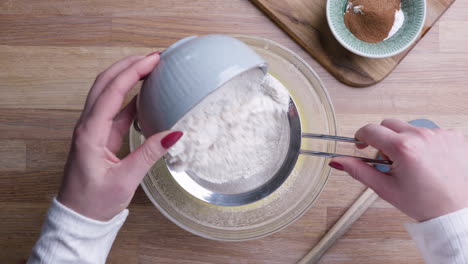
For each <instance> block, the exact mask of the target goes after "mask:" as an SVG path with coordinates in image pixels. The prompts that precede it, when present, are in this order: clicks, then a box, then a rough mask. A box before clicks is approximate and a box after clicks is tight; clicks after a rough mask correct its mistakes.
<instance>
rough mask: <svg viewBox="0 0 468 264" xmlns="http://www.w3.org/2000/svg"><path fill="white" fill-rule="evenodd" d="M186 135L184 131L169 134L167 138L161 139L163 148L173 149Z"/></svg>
mask: <svg viewBox="0 0 468 264" xmlns="http://www.w3.org/2000/svg"><path fill="white" fill-rule="evenodd" d="M183 135H184V133H182V131H175V132H172V133H169V134H168V135H167V136H165V137H164V138H163V139H161V146H163V148H165V149H168V148H170V147H172V146H173V145H174V144H175V143H177V141H179V139H180V138H181V137H182V136H183Z"/></svg>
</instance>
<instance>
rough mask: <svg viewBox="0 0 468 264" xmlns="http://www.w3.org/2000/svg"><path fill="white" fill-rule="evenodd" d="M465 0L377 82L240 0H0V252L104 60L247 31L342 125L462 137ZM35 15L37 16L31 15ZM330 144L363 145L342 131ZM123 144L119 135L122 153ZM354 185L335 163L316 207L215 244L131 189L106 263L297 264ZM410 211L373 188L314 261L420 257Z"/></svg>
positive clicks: (35, 223) (53, 178)
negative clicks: (423, 129) (430, 128)
mask: <svg viewBox="0 0 468 264" xmlns="http://www.w3.org/2000/svg"><path fill="white" fill-rule="evenodd" d="M278 2H281V1H278ZM467 13H468V2H467V1H456V2H455V3H454V4H453V7H452V8H450V9H449V10H448V11H447V13H446V14H445V15H444V16H442V18H441V19H440V21H439V22H438V23H436V24H434V26H433V27H432V29H431V30H430V31H429V32H428V33H427V34H426V36H425V37H424V38H423V39H422V40H421V41H420V42H419V44H418V45H417V46H416V47H414V49H413V50H412V51H411V53H409V54H408V56H407V57H406V58H405V59H404V60H403V61H401V63H400V64H399V66H398V67H396V68H395V70H394V71H393V72H392V73H391V74H390V75H389V76H388V77H387V78H386V79H385V80H384V81H382V82H380V83H378V84H376V85H374V86H372V87H369V88H366V89H353V88H350V87H349V86H346V85H343V84H342V83H340V82H338V81H337V80H336V78H335V77H334V76H332V75H331V74H330V73H329V72H328V71H327V70H325V69H324V68H323V67H322V66H321V65H320V64H319V63H318V62H317V61H315V60H314V59H313V58H311V57H310V55H309V54H308V52H307V51H306V50H304V49H303V48H301V47H300V46H299V45H297V43H296V42H295V41H294V40H292V39H290V38H289V37H288V36H287V34H285V33H284V32H283V31H282V30H281V29H279V28H278V27H277V26H276V25H275V24H274V23H272V22H271V20H270V19H269V18H268V17H266V16H265V15H264V14H263V13H262V12H261V11H260V10H259V9H258V8H256V6H255V5H253V4H252V3H251V2H250V1H248V0H232V1H223V0H191V1H190V0H173V1H167V0H164V1H163V0H153V1H146V0H135V1H128V0H112V1H111V0H76V1H51V0H36V1H28V0H15V1H12V0H0V17H2V18H1V19H0V21H2V22H0V35H1V36H0V38H1V39H2V41H0V61H1V62H2V63H0V149H2V150H4V149H7V147H5V146H6V145H5V144H7V143H5V142H10V144H13V146H14V147H8V148H12V149H13V150H14V151H13V152H11V151H10V150H9V151H7V152H2V154H1V156H2V157H3V156H4V155H8V156H10V155H11V153H17V154H15V155H12V156H16V157H17V158H14V159H12V161H8V162H5V161H4V162H5V164H7V166H10V167H13V168H14V170H10V169H7V166H4V165H2V166H0V221H1V222H2V225H0V252H1V254H0V263H15V264H16V263H23V262H24V260H25V259H26V258H27V257H28V255H29V252H30V250H31V247H32V245H33V244H34V241H35V240H36V239H37V237H38V235H39V232H40V228H41V225H42V221H43V219H44V216H45V213H46V210H47V207H48V205H49V202H50V201H51V199H52V197H53V196H54V195H55V194H56V193H57V189H58V188H59V185H60V179H61V177H62V174H63V172H62V169H61V166H62V165H63V164H64V162H65V159H66V153H67V151H68V147H69V144H70V142H69V141H70V139H71V135H72V131H73V127H74V125H75V122H76V121H77V119H78V118H79V115H80V111H81V109H82V104H83V102H84V100H85V97H86V93H87V91H88V89H89V86H90V85H91V83H92V82H93V81H94V78H95V76H96V75H97V74H98V73H99V72H100V71H102V70H104V69H105V68H106V67H108V66H109V65H110V64H111V63H112V62H114V61H116V60H118V59H120V58H122V57H124V56H127V55H130V54H133V53H135V54H145V53H148V52H150V51H153V50H161V49H164V48H166V47H167V45H170V44H171V43H173V42H174V41H175V40H177V39H179V38H182V37H184V36H187V35H191V34H203V33H208V32H218V33H236V34H252V35H258V36H261V37H266V38H269V39H272V40H274V41H276V42H279V43H280V44H282V45H284V46H286V47H288V48H289V49H291V50H293V51H294V52H296V53H297V54H298V55H299V56H301V57H302V58H304V60H305V61H306V62H307V63H309V64H310V65H311V67H312V68H313V69H314V70H315V71H316V72H317V75H318V76H319V77H320V78H321V79H322V81H323V83H324V85H325V86H326V87H327V89H328V92H329V94H330V97H331V99H332V101H333V104H334V107H335V111H336V114H337V115H336V116H337V123H338V134H340V135H344V136H353V134H354V133H355V131H356V130H357V129H358V128H360V127H361V126H363V125H364V124H366V123H369V122H372V123H378V122H380V121H381V120H382V119H383V118H387V117H392V118H399V119H402V120H406V121H409V120H412V119H416V118H429V119H432V120H434V121H435V122H436V123H437V124H438V125H440V126H441V127H454V128H458V129H461V130H462V131H463V132H464V133H465V135H467V136H468V108H467V105H466V102H468V90H467V89H466V85H467V83H468V74H467V73H468V64H467V63H466V62H467V61H468V50H467V49H466V45H464V43H468V34H467V33H468V32H467V30H468V29H464V28H463V25H466V23H468V17H467V16H466V14H467ZM4 15H5V16H7V18H3V16H4ZM15 17H17V18H15ZM28 17H29V19H30V21H28ZM36 17H41V19H40V20H39V21H42V22H41V23H42V24H41V25H42V26H41V27H39V26H35V25H34V19H35V18H36ZM91 18H92V19H91ZM97 18H99V19H97ZM93 19H94V20H93ZM58 21H61V22H60V23H58ZM89 21H101V22H96V23H95V24H94V25H90V28H91V29H92V30H91V31H90V34H91V35H92V36H98V37H96V38H97V39H92V38H89V37H87V36H86V33H87V31H86V29H85V27H84V28H80V27H79V26H73V25H71V24H73V23H77V25H84V24H86V23H88V22H89ZM62 22H63V23H62ZM48 23H50V25H49V24H48ZM463 23H465V24H463ZM7 26H9V27H13V28H8V27H7ZM39 29H40V30H41V32H34V31H35V30H39ZM5 30H8V31H5ZM452 31H453V32H457V34H452ZM4 32H8V34H9V37H8V38H7V37H6V36H3V33H4ZM57 32H60V34H62V35H63V36H57V35H54V34H55V33H57ZM22 34H24V35H25V36H29V37H30V41H29V42H28V41H26V39H25V37H21V35H22ZM99 36H105V37H99ZM93 38H94V37H93ZM457 43H461V44H460V45H458V44H457ZM11 142H16V143H11ZM49 144H50V146H49ZM338 151H339V152H345V153H350V154H353V153H356V154H363V155H364V154H366V155H370V153H367V152H362V153H361V152H357V150H355V149H352V148H350V146H348V145H341V144H340V145H339V149H338ZM127 152H128V145H126V147H124V148H123V149H122V151H121V152H120V154H119V156H120V157H123V156H125V155H126V153H127ZM19 153H21V154H19ZM364 189H365V188H364V186H363V185H362V184H360V183H359V182H356V181H355V180H354V179H352V178H351V177H349V176H347V175H346V174H345V173H343V172H337V171H333V173H332V175H331V176H330V178H329V181H328V183H327V185H326V187H325V189H324V191H323V193H322V194H321V195H320V197H319V199H318V200H317V202H316V203H315V205H314V207H313V208H311V209H310V210H309V211H308V212H307V213H306V214H305V215H304V216H303V217H301V218H300V219H299V220H298V221H296V222H295V223H294V224H292V225H291V226H289V227H287V228H286V229H284V230H282V231H280V232H278V233H276V234H274V235H272V236H270V237H267V238H262V239H259V240H254V241H250V242H240V243H220V242H215V241H208V240H206V239H202V238H199V237H196V236H194V235H191V234H189V233H187V232H186V231H184V230H182V229H180V228H179V227H177V226H176V225H174V224H173V223H171V222H170V221H169V220H168V219H166V218H165V217H164V216H163V215H162V214H161V213H159V212H158V210H157V209H156V208H154V206H153V205H152V204H151V202H150V201H149V200H148V198H147V197H146V195H145V194H144V192H143V191H142V190H141V189H140V188H139V189H138V190H137V192H136V194H135V196H134V198H133V201H132V204H131V205H130V208H129V209H130V215H129V218H128V220H127V222H126V223H125V225H124V226H123V227H122V229H121V231H120V233H119V235H118V236H117V239H116V242H115V244H114V246H113V248H112V250H111V252H110V255H109V259H108V263H115V264H121V263H189V262H190V263H295V262H297V261H298V260H299V259H301V258H302V257H303V256H304V255H305V254H306V253H307V252H308V251H309V250H310V249H311V248H312V247H313V246H314V244H315V243H316V242H317V241H318V239H320V237H322V236H323V235H324V234H325V232H326V231H327V229H328V228H329V227H330V226H331V225H332V224H333V223H335V222H336V221H337V220H338V218H339V217H341V215H342V214H343V213H344V212H345V211H346V209H347V208H348V207H349V206H350V205H351V204H352V203H353V201H354V200H356V198H357V197H359V195H360V194H361V193H362V192H363V191H364ZM408 221H410V220H409V219H408V218H407V217H405V216H404V215H402V214H401V213H400V212H398V211H397V210H396V209H394V208H393V207H392V206H391V205H389V204H388V203H386V202H385V201H382V200H380V199H379V200H377V201H376V202H375V203H374V204H373V205H372V206H371V208H370V209H369V211H367V212H366V213H365V214H364V215H363V216H362V218H360V219H359V220H358V221H357V222H356V223H355V224H354V225H353V226H352V227H351V229H350V230H349V232H348V233H347V234H345V236H344V237H343V238H342V239H340V240H339V241H338V242H337V244H335V245H334V246H333V247H332V248H331V250H329V251H328V252H327V253H326V254H325V256H324V257H323V259H322V261H321V262H320V263H325V264H328V263H330V264H335V263H409V264H416V263H423V261H422V258H421V257H420V254H419V252H418V250H417V249H416V247H415V244H414V242H413V241H412V240H410V239H409V237H408V236H407V234H406V232H405V230H404V227H403V224H404V223H405V222H408ZM226 256H227V257H226Z"/></svg>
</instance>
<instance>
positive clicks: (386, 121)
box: [380, 118, 395, 126]
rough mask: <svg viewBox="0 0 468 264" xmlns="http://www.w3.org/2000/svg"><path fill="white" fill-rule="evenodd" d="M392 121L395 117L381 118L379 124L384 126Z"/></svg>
mask: <svg viewBox="0 0 468 264" xmlns="http://www.w3.org/2000/svg"><path fill="white" fill-rule="evenodd" d="M394 121H395V119H391V118H386V119H384V120H382V122H381V123H380V124H381V125H382V126H386V125H388V124H389V123H392V122H394Z"/></svg>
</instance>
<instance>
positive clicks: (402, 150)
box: [393, 137, 419, 157]
mask: <svg viewBox="0 0 468 264" xmlns="http://www.w3.org/2000/svg"><path fill="white" fill-rule="evenodd" d="M393 143H394V146H395V150H396V152H397V153H398V154H400V155H404V156H406V157H411V156H413V155H415V154H416V153H417V152H418V149H419V144H418V143H417V140H415V139H413V138H410V137H401V138H397V139H396V140H395V141H394V142H393Z"/></svg>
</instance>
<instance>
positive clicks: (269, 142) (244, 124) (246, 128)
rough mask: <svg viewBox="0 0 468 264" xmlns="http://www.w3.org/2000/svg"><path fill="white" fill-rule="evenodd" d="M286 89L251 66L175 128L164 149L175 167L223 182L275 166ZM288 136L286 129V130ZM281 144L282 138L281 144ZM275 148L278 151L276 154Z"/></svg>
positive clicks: (281, 137)
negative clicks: (178, 134) (176, 137)
mask: <svg viewBox="0 0 468 264" xmlns="http://www.w3.org/2000/svg"><path fill="white" fill-rule="evenodd" d="M288 108H289V93H288V91H287V89H286V88H285V87H284V86H283V85H282V84H281V83H280V82H279V81H278V80H277V79H276V78H274V77H273V76H271V75H270V74H267V75H266V76H265V77H264V76H263V73H262V72H261V70H259V69H255V70H250V71H247V72H246V73H243V74H241V75H239V76H237V77H236V78H234V79H233V80H231V81H229V82H227V83H226V84H225V85H223V86H222V87H220V88H219V89H218V90H216V91H215V92H213V93H212V94H210V95H209V96H208V97H207V98H205V99H204V100H203V101H202V102H201V103H200V104H199V105H197V106H196V107H195V108H194V109H192V110H191V111H190V112H189V113H188V114H187V115H186V116H184V118H182V119H181V120H180V121H179V122H178V123H177V124H176V125H175V126H174V128H173V130H181V131H183V132H184V136H183V137H182V139H181V140H180V141H179V142H178V143H177V144H176V145H174V147H172V148H171V149H170V150H169V152H168V154H167V155H166V158H167V161H168V162H169V164H170V165H171V167H172V168H173V169H175V170H176V171H182V170H187V171H191V172H194V173H195V174H196V175H197V176H198V177H199V178H201V179H202V180H205V181H208V182H211V183H215V184H222V183H228V182H232V181H236V180H240V179H242V178H248V177H251V176H252V175H256V174H259V173H262V171H264V170H265V168H270V167H278V163H279V162H280V161H282V157H278V155H283V154H284V153H280V154H278V153H277V152H278V151H276V150H277V149H278V146H279V145H280V142H281V141H282V140H283V141H284V140H285V136H284V130H285V129H284V128H285V126H287V115H286V113H287V111H288ZM288 137H289V135H288ZM283 145H284V144H283ZM275 153H276V154H275Z"/></svg>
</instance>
